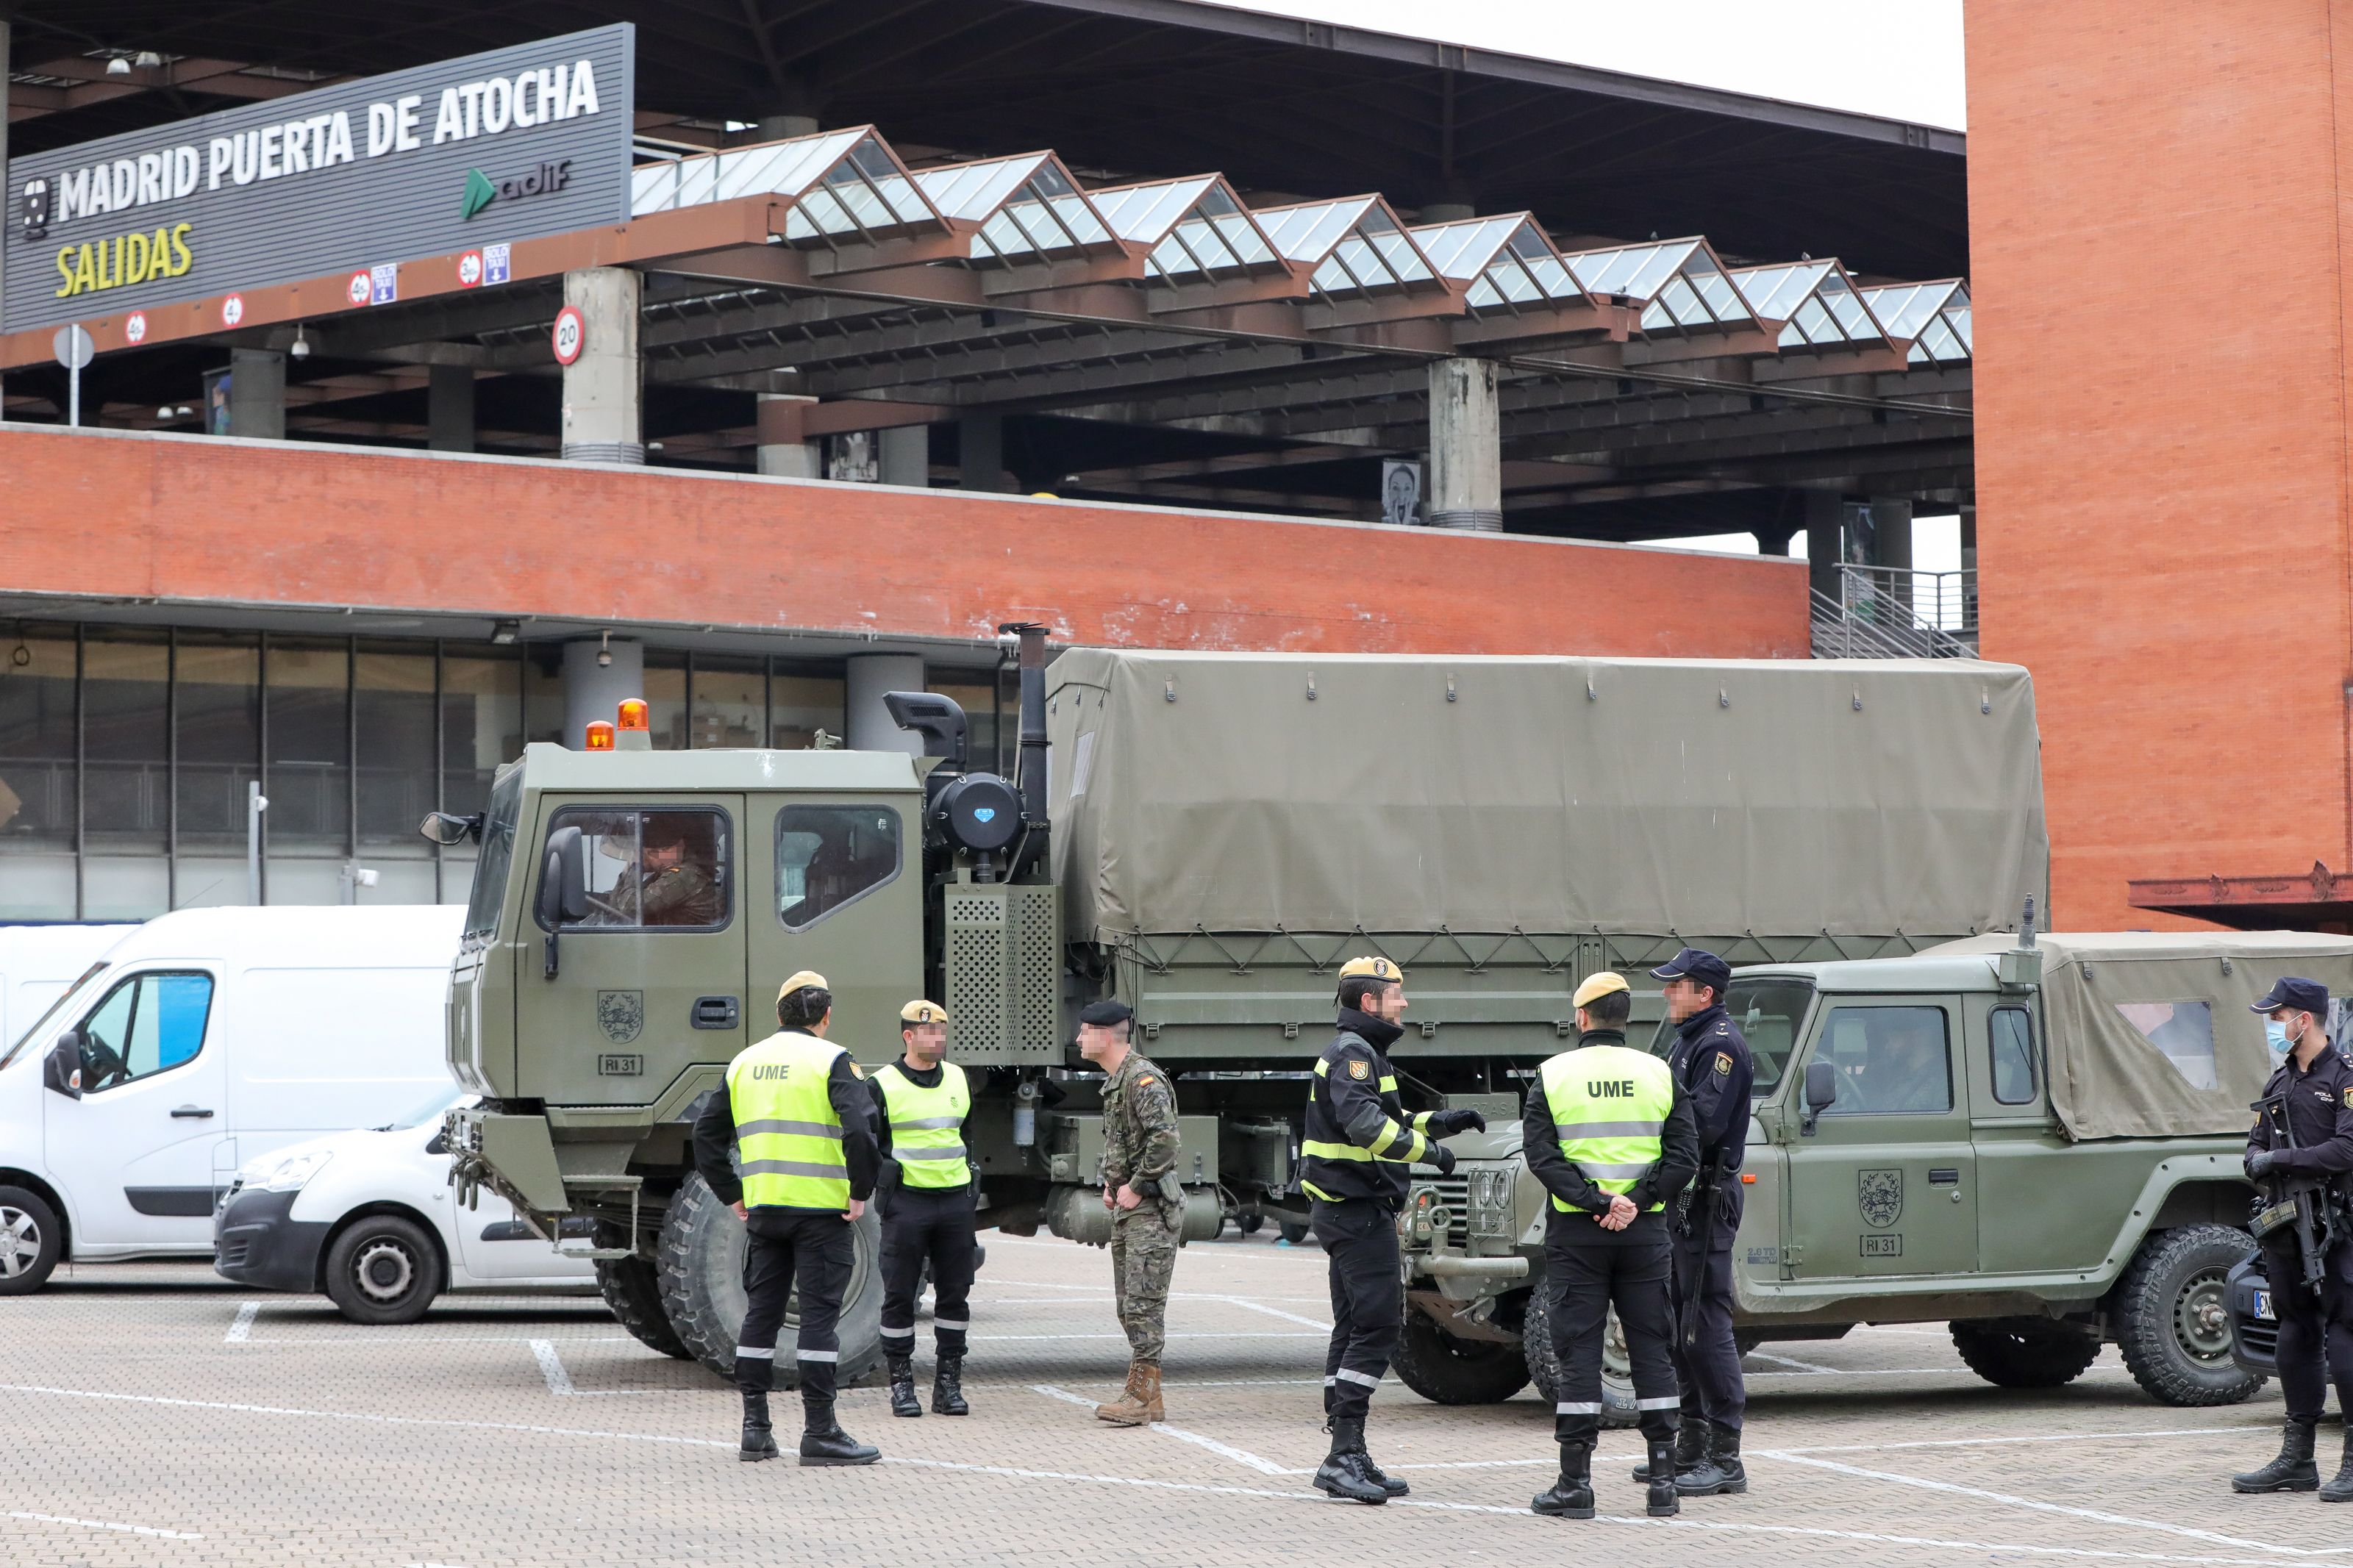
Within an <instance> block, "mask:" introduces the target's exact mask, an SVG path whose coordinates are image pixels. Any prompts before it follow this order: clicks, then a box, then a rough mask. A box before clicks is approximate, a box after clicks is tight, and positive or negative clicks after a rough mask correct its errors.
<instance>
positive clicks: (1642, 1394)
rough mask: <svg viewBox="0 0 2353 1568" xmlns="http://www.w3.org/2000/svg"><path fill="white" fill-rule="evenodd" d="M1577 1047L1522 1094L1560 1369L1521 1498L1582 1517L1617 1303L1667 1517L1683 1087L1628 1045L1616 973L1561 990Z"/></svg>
mask: <svg viewBox="0 0 2353 1568" xmlns="http://www.w3.org/2000/svg"><path fill="white" fill-rule="evenodd" d="M1571 1001H1572V1003H1573V1004H1574V1005H1575V1006H1576V1008H1577V1044H1576V1045H1575V1046H1573V1047H1570V1048H1569V1049H1567V1050H1566V1051H1563V1052H1562V1053H1561V1054H1560V1055H1558V1056H1556V1057H1554V1058H1552V1059H1551V1060H1549V1061H1547V1062H1546V1063H1545V1064H1544V1066H1543V1068H1541V1069H1539V1071H1538V1073H1537V1079H1536V1084H1535V1088H1534V1089H1532V1090H1531V1091H1530V1092H1529V1094H1528V1099H1527V1109H1526V1111H1525V1114H1524V1116H1523V1118H1522V1120H1521V1126H1520V1147H1521V1150H1522V1151H1523V1152H1524V1154H1525V1158H1526V1160H1527V1163H1528V1172H1529V1173H1530V1174H1531V1175H1533V1176H1535V1179H1536V1180H1537V1181H1538V1182H1540V1183H1542V1184H1543V1185H1544V1187H1545V1189H1546V1191H1547V1192H1549V1193H1550V1194H1552V1203H1551V1205H1550V1207H1549V1208H1548V1209H1547V1210H1546V1225H1545V1277H1544V1284H1543V1286H1542V1287H1541V1288H1542V1289H1545V1290H1546V1291H1547V1292H1548V1293H1549V1294H1548V1295H1547V1296H1546V1308H1547V1309H1548V1310H1549V1312H1550V1314H1551V1320H1552V1345H1553V1353H1554V1355H1555V1356H1556V1357H1557V1358H1558V1360H1559V1364H1560V1369H1561V1391H1560V1402H1559V1403H1558V1404H1556V1405H1554V1406H1553V1437H1554V1439H1555V1440H1556V1442H1558V1443H1559V1445H1560V1479H1558V1480H1557V1481H1556V1482H1554V1483H1553V1486H1552V1489H1550V1490H1549V1491H1544V1492H1539V1493H1537V1494H1536V1497H1535V1500H1534V1502H1532V1503H1531V1504H1530V1505H1529V1506H1530V1507H1532V1508H1533V1509H1535V1511H1536V1512H1538V1513H1542V1514H1550V1515H1553V1516H1555V1517H1557V1518H1562V1519H1591V1518H1592V1517H1593V1444H1594V1439H1595V1438H1596V1437H1597V1436H1599V1433H1600V1430H1601V1341H1602V1334H1603V1331H1604V1330H1605V1328H1606V1327H1607V1325H1608V1321H1609V1309H1610V1307H1611V1306H1613V1305H1614V1306H1616V1307H1617V1309H1618V1323H1619V1327H1620V1329H1622V1330H1623V1331H1625V1335H1626V1353H1627V1356H1628V1357H1629V1358H1630V1360H1631V1361H1632V1363H1633V1368H1634V1407H1635V1409H1636V1411H1637V1412H1639V1414H1640V1415H1641V1426H1642V1436H1643V1437H1644V1439H1645V1440H1646V1441H1648V1443H1649V1444H1650V1449H1651V1454H1650V1463H1649V1464H1648V1465H1647V1466H1646V1467H1644V1468H1643V1470H1642V1471H1641V1472H1639V1473H1638V1474H1637V1475H1636V1477H1635V1479H1637V1480H1641V1481H1647V1482H1648V1483H1649V1485H1650V1493H1649V1496H1648V1498H1647V1499H1646V1500H1645V1507H1646V1509H1647V1511H1649V1512H1650V1513H1652V1514H1655V1515H1658V1516H1661V1517H1664V1516H1666V1515H1669V1514H1672V1513H1674V1512H1675V1511H1676V1510H1677V1509H1678V1507H1679V1504H1678V1503H1677V1500H1676V1494H1677V1485H1678V1483H1677V1479H1676V1477H1675V1473H1674V1442H1675V1433H1676V1429H1677V1426H1678V1425H1679V1424H1680V1422H1681V1419H1682V1417H1681V1415H1680V1412H1679V1408H1678V1406H1679V1405H1680V1401H1679V1400H1678V1398H1677V1396H1676V1394H1675V1373H1674V1365H1673V1362H1672V1357H1671V1352H1670V1351H1669V1342H1670V1340H1671V1338H1672V1331H1673V1321H1674V1319H1673V1310H1672V1308H1671V1307H1670V1306H1669V1304H1668V1299H1667V1280H1668V1275H1669V1272H1670V1270H1671V1267H1672V1264H1671V1259H1670V1257H1669V1252H1670V1246H1669V1238H1668V1235H1667V1226H1666V1207H1667V1205H1668V1204H1669V1203H1670V1202H1672V1200H1673V1199H1674V1197H1675V1196H1676V1194H1679V1193H1680V1192H1682V1191H1683V1188H1684V1186H1685V1185H1686V1184H1688V1183H1689V1182H1690V1181H1691V1179H1692V1173H1693V1172H1694V1170H1696V1169H1697V1168H1698V1165H1699V1152H1698V1149H1699V1139H1698V1135H1697V1133H1696V1132H1695V1131H1694V1121H1693V1115H1692V1101H1691V1097H1690V1096H1689V1095H1687V1094H1685V1093H1684V1092H1683V1088H1682V1086H1681V1085H1680V1084H1678V1083H1677V1082H1676V1081H1675V1078H1674V1074H1673V1072H1672V1070H1671V1069H1670V1068H1669V1067H1668V1065H1667V1064H1666V1063H1665V1062H1662V1061H1661V1060H1660V1059H1659V1058H1656V1057H1654V1056H1652V1055H1651V1054H1650V1053H1649V1052H1648V1051H1639V1050H1635V1049H1633V1048H1631V1047H1629V1046H1628V1045H1627V1044H1626V1020H1627V1018H1628V1017H1629V1016H1630V1015H1631V1013H1632V1011H1633V994H1632V992H1631V991H1630V989H1629V988H1628V986H1627V984H1626V980H1625V977H1624V976H1623V975H1620V974H1612V973H1607V972H1604V973H1599V974H1595V975H1591V976H1588V978H1587V979H1586V981H1585V983H1584V984H1581V985H1579V986H1578V987H1577V993H1576V994H1575V996H1573V997H1572V998H1571Z"/></svg>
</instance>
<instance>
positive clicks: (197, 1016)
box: [81, 973, 213, 1093]
mask: <svg viewBox="0 0 2353 1568" xmlns="http://www.w3.org/2000/svg"><path fill="white" fill-rule="evenodd" d="M212 1010H213V977H212V976H211V975H209V974H203V973H195V974H163V973H146V974H138V975H133V976H132V978H130V979H128V980H125V981H124V982H122V983H121V984H120V985H117V986H116V987H115V988H114V989H113V990H111V991H110V992H108V993H107V994H106V1000H104V1001H103V1002H100V1004H99V1005H98V1006H97V1009H96V1010H95V1011H93V1012H92V1013H91V1014H90V1016H88V1017H87V1018H84V1019H83V1020H82V1025H81V1081H82V1087H83V1090H84V1092H85V1093H88V1092H94V1091H96V1090H99V1089H112V1088H114V1087H115V1086H116V1085H118V1084H125V1083H129V1082H131V1081H132V1079H142V1078H145V1077H147V1076H148V1075H149V1074H151V1073H159V1072H162V1071H164V1069H166V1068H175V1067H178V1066H179V1065H180V1064H181V1063H182V1062H185V1061H187V1060H189V1059H190V1058H193V1057H195V1054H196V1053H197V1052H198V1051H201V1050H203V1049H204V1048H205V1024H206V1020H207V1019H208V1018H210V1017H211V1016H212Z"/></svg>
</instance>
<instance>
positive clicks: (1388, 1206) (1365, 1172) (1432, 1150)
mask: <svg viewBox="0 0 2353 1568" xmlns="http://www.w3.org/2000/svg"><path fill="white" fill-rule="evenodd" d="M1338 1002H1339V1005H1340V1016H1339V1021H1338V1025H1337V1028H1336V1032H1335V1034H1334V1035H1333V1037H1332V1043H1331V1044H1330V1045H1328V1046H1326V1047H1324V1054H1323V1055H1322V1056H1321V1057H1319V1058H1316V1062H1315V1079H1314V1087H1313V1088H1312V1089H1310V1090H1309V1091H1308V1097H1307V1128H1306V1133H1307V1135H1306V1138H1305V1139H1304V1140H1303V1142H1301V1144H1300V1146H1299V1149H1300V1152H1301V1153H1302V1154H1303V1155H1304V1156H1305V1160H1304V1163H1303V1170H1302V1172H1301V1174H1300V1182H1299V1184H1300V1185H1301V1186H1302V1187H1303V1188H1304V1189H1305V1190H1306V1193H1307V1196H1308V1199H1309V1215H1310V1225H1311V1227H1312V1228H1313V1229H1314V1232H1315V1239H1316V1240H1318V1241H1320V1242H1322V1243H1323V1244H1324V1254H1325V1256H1326V1257H1327V1258H1329V1259H1330V1266H1331V1274H1332V1344H1331V1348H1330V1350H1329V1351H1328V1352H1326V1354H1325V1356H1324V1429H1325V1430H1326V1431H1328V1432H1330V1433H1331V1434H1332V1451H1331V1452H1330V1453H1329V1454H1328V1455H1326V1456H1325V1457H1324V1463H1323V1464H1322V1465H1321V1466H1319V1467H1317V1468H1316V1471H1315V1485H1316V1487H1317V1488H1318V1489H1321V1490H1323V1491H1324V1492H1326V1493H1328V1494H1329V1495H1331V1496H1333V1497H1335V1498H1350V1499H1353V1500H1356V1501H1357V1502H1369V1503H1380V1502H1387V1501H1388V1500H1389V1499H1391V1498H1393V1497H1403V1496H1405V1495H1406V1490H1407V1488H1406V1483H1405V1482H1403V1481H1401V1480H1393V1479H1390V1478H1389V1477H1388V1475H1386V1474H1384V1473H1383V1472H1382V1470H1381V1468H1380V1467H1379V1466H1378V1465H1377V1464H1375V1463H1374V1462H1373V1458H1372V1456H1371V1455H1370V1454H1369V1453H1367V1452H1366V1449H1365V1416H1366V1412H1367V1411H1368V1410H1369V1409H1370V1408H1371V1405H1372V1398H1373V1390H1374V1389H1376V1388H1378V1387H1379V1386H1380V1384H1381V1376H1382V1374H1383V1373H1386V1372H1388V1364H1389V1356H1390V1355H1391V1353H1393V1352H1395V1351H1396V1349H1397V1342H1398V1332H1399V1331H1401V1330H1402V1329H1403V1327H1404V1324H1405V1284H1404V1276H1403V1275H1402V1273H1401V1272H1400V1271H1399V1269H1398V1232H1397V1215H1398V1210H1399V1209H1401V1208H1403V1207H1404V1206H1405V1194H1406V1181H1407V1173H1408V1172H1409V1170H1410V1169H1411V1167H1412V1166H1413V1165H1414V1164H1415V1163H1419V1162H1426V1163H1430V1164H1433V1165H1436V1166H1437V1167H1438V1169H1439V1172H1440V1174H1443V1173H1447V1172H1449V1171H1451V1170H1453V1169H1454V1152H1453V1151H1452V1150H1451V1149H1449V1148H1447V1147H1446V1146H1445V1145H1443V1144H1441V1143H1440V1142H1437V1140H1438V1139H1440V1138H1451V1137H1452V1136H1454V1135H1455V1134H1456V1133H1458V1132H1461V1131H1466V1130H1468V1129H1471V1128H1476V1129H1478V1130H1479V1131H1482V1132H1483V1131H1486V1130H1487V1120H1486V1118H1485V1117H1483V1116H1482V1115H1480V1114H1479V1113H1478V1112H1477V1111H1475V1110H1425V1111H1423V1112H1421V1113H1420V1114H1419V1115H1416V1116H1413V1117H1410V1118H1409V1117H1408V1116H1407V1115H1406V1113H1405V1107H1404V1105H1403V1103H1402V1102H1401V1101H1400V1100H1398V1087H1397V1078H1396V1076H1395V1075H1394V1074H1393V1073H1391V1072H1390V1070H1389V1059H1388V1048H1389V1047H1390V1046H1392V1045H1394V1044H1396V1043H1397V1038H1398V1035H1399V1034H1401V1033H1402V1032H1403V1031H1402V1030H1401V1029H1400V1028H1399V1026H1398V1021H1399V1020H1400V1019H1402V1018H1403V1017H1404V1016H1405V971H1403V970H1402V969H1399V968H1398V966H1397V965H1396V964H1394V963H1390V962H1389V961H1388V959H1386V958H1352V959H1350V960H1349V961H1348V962H1347V963H1344V964H1342V965H1341V966H1340V989H1339V995H1338Z"/></svg>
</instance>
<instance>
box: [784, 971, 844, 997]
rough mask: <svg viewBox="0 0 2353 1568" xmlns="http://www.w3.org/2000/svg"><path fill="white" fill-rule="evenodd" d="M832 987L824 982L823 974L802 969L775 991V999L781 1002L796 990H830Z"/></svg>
mask: <svg viewBox="0 0 2353 1568" xmlns="http://www.w3.org/2000/svg"><path fill="white" fill-rule="evenodd" d="M832 989H833V987H832V986H830V985H828V984H826V983H825V976H824V975H822V974H819V973H818V972H817V971H816V970H814V969H804V970H802V971H801V972H800V973H797V974H796V975H794V976H793V977H792V978H791V979H790V980H787V981H786V982H785V984H784V985H783V986H782V987H781V988H780V989H779V990H778V991H777V992H776V1000H777V1001H779V1002H781V1001H783V1000H784V999H785V998H786V997H787V996H789V995H791V994H793V993H794V992H796V991H830V990H832Z"/></svg>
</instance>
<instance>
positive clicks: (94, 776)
mask: <svg viewBox="0 0 2353 1568" xmlns="http://www.w3.org/2000/svg"><path fill="white" fill-rule="evenodd" d="M171 658H172V656H171V650H170V649H169V648H168V647H165V646H164V636H163V634H162V633H160V632H159V633H155V634H153V635H151V636H141V635H139V634H137V633H111V634H109V635H107V636H105V637H97V636H91V637H89V638H88V639H87V640H86V641H85V642H84V643H83V645H82V666H81V668H82V680H83V686H82V724H83V729H82V746H83V751H82V759H83V766H84V767H85V769H86V770H87V772H86V773H84V775H83V782H82V794H83V811H84V814H85V815H84V817H83V821H84V822H85V823H86V824H87V826H88V827H89V829H90V838H91V841H92V843H91V847H93V848H99V847H104V848H108V849H161V848H162V847H164V837H165V831H166V830H165V824H164V816H165V814H166V805H167V801H168V796H167V795H166V793H165V792H166V791H167V790H169V788H170V787H171V777H170V772H169V769H168V767H167V766H166V763H167V757H166V753H165V742H166V740H167V738H168V737H167V736H166V734H165V725H164V714H165V711H166V705H165V702H164V682H165V679H166V678H167V677H168V675H169V673H170V669H171ZM101 835H103V836H104V838H105V842H103V843H102V844H101V843H100V836H101Z"/></svg>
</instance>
